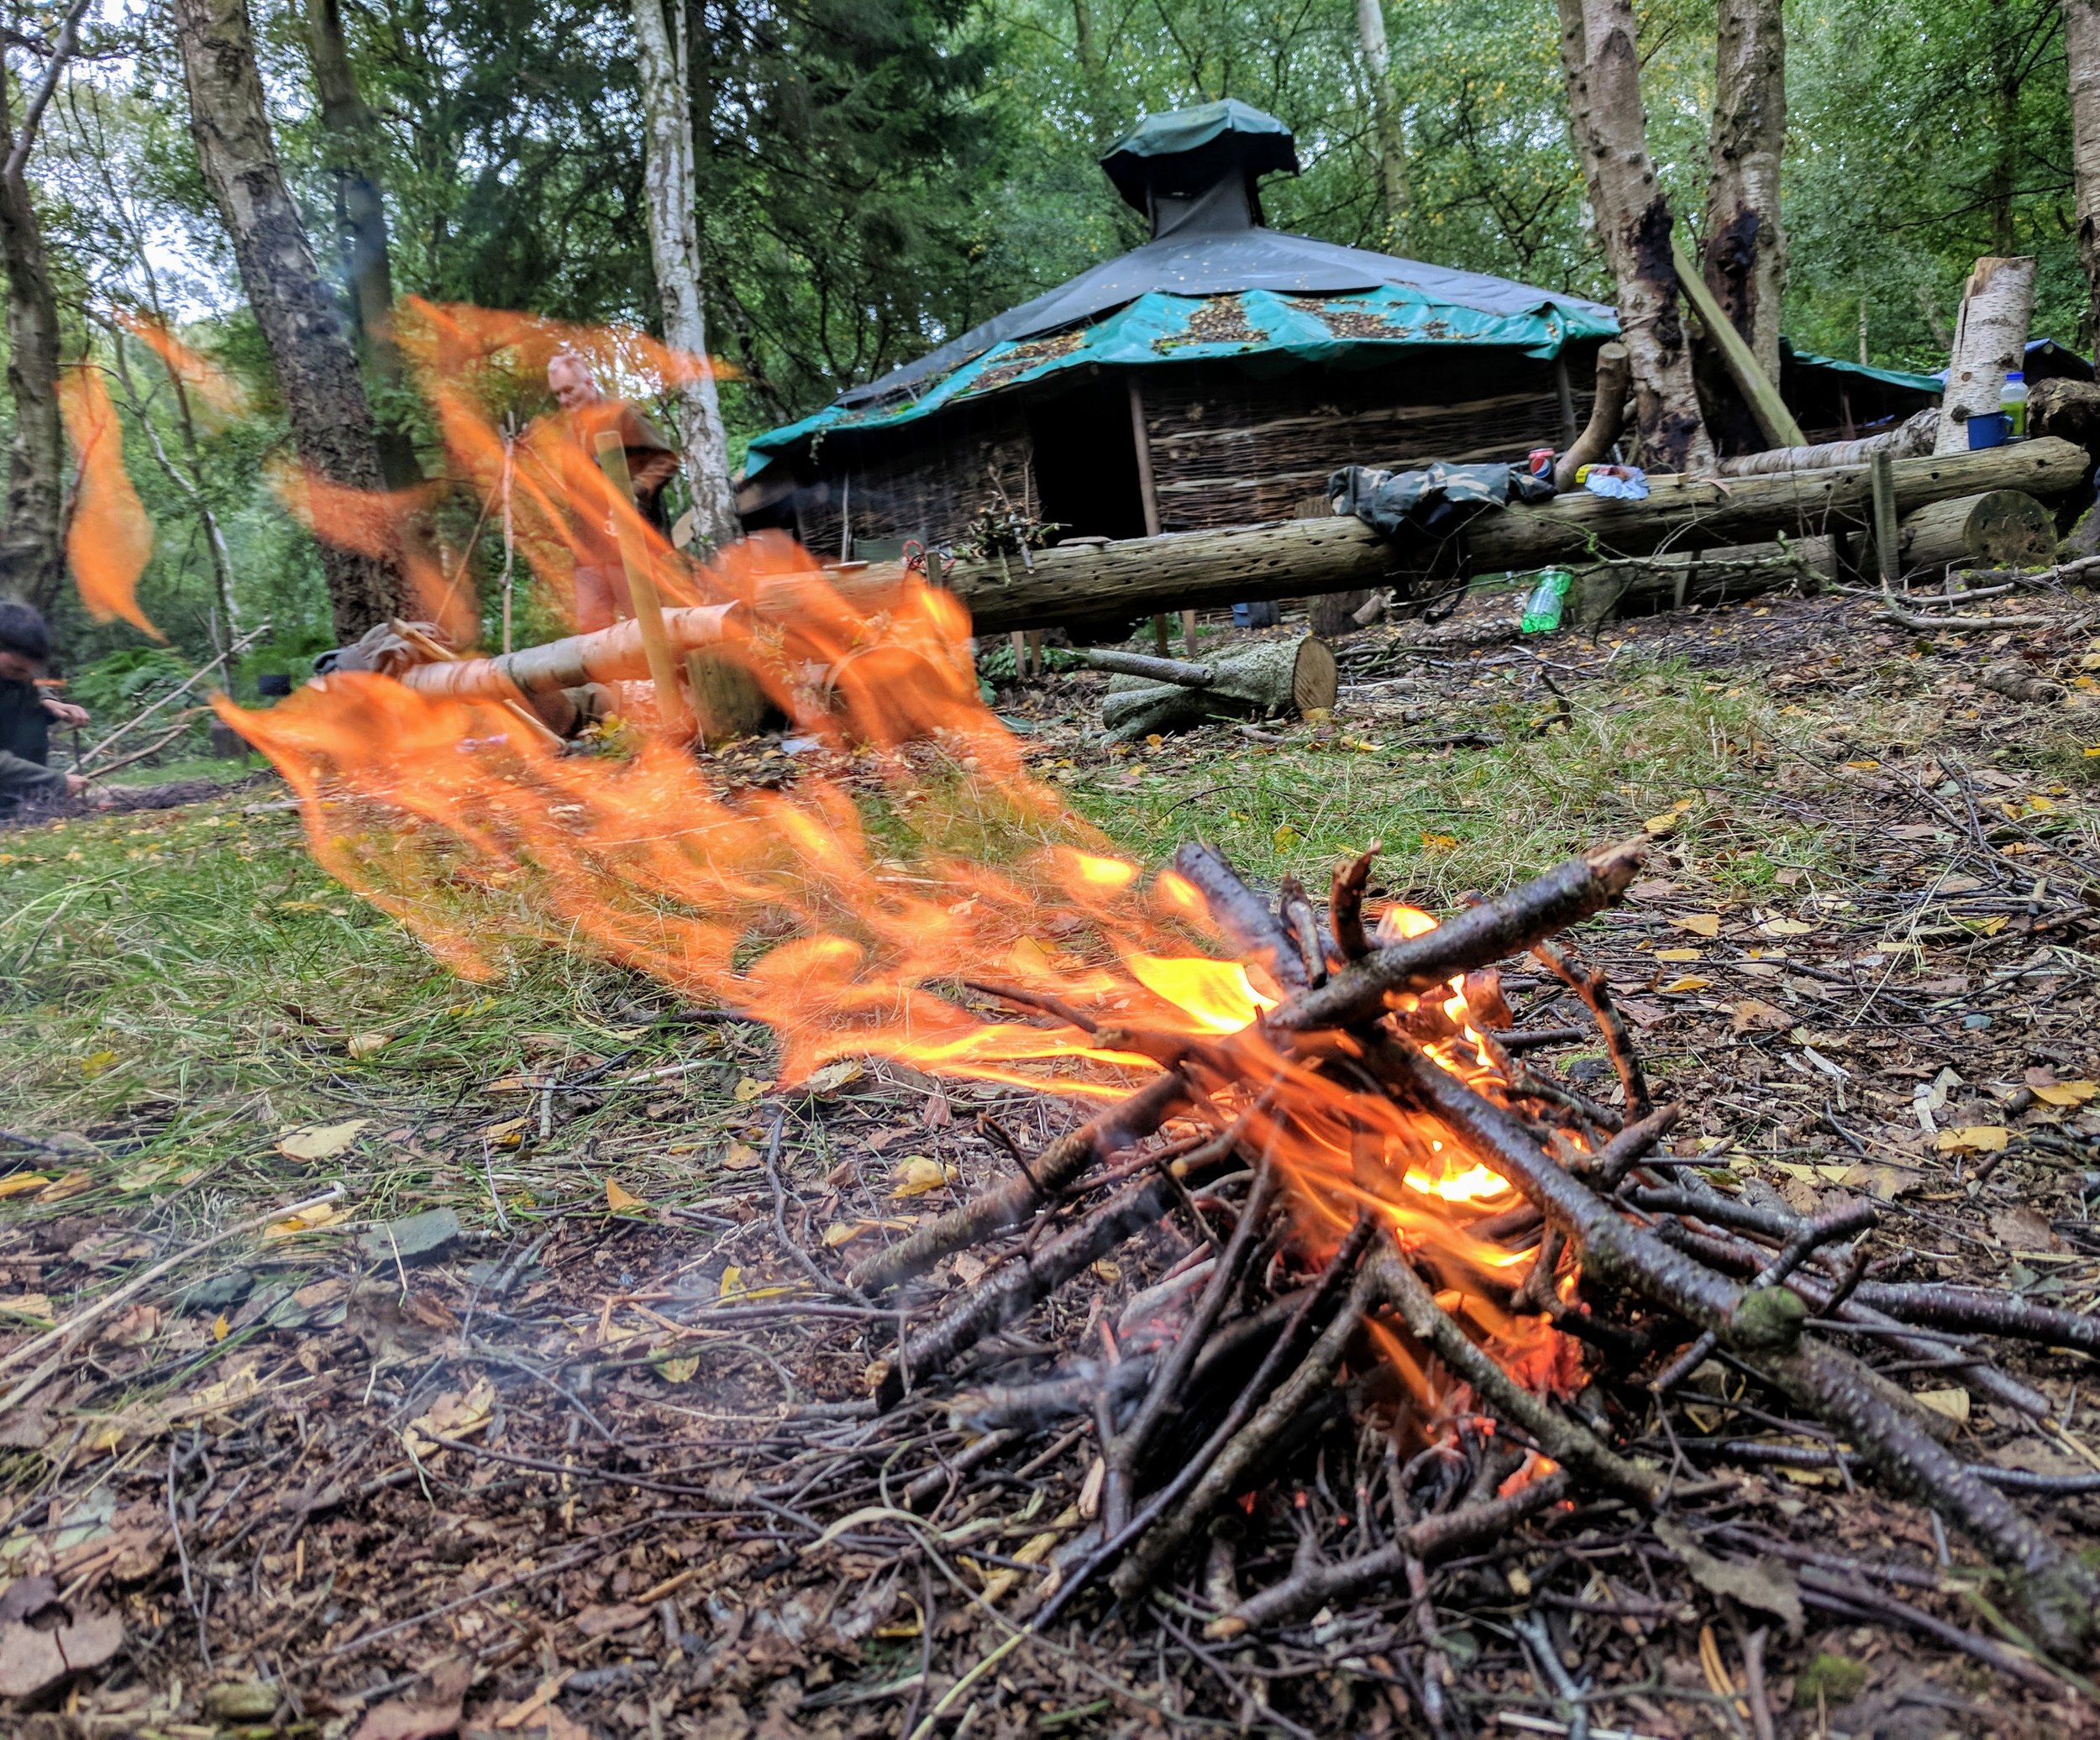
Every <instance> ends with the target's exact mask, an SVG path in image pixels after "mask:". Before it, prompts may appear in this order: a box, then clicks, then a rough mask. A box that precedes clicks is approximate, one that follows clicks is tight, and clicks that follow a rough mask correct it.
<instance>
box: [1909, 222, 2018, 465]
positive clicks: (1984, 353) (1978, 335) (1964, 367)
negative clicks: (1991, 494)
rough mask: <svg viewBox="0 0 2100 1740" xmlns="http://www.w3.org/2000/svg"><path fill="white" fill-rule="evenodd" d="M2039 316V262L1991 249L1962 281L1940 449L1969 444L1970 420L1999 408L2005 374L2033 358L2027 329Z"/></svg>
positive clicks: (1937, 444) (1952, 449) (1942, 409)
mask: <svg viewBox="0 0 2100 1740" xmlns="http://www.w3.org/2000/svg"><path fill="white" fill-rule="evenodd" d="M2033 319H2034V259H2033V257H2032V256H2031V255H2022V256H2016V257H2014V258H2011V259H2005V258H2001V257H1999V256H1998V255H1995V254H1987V255H1985V256H1984V258H1982V259H1979V260H1978V261H1977V263H1976V270H1974V271H1972V272H1971V273H1970V274H1969V281H1968V283H1967V284H1966V285H1965V286H1962V291H1961V317H1960V318H1959V319H1958V320H1956V322H1955V328H1954V351H1953V354H1952V355H1951V357H1950V359H1949V360H1948V364H1947V390H1946V391H1945V393H1944V394H1942V395H1941V396H1940V435H1939V438H1938V440H1937V441H1935V443H1934V444H1933V449H1932V450H1933V451H1934V452H1935V453H1959V452H1961V450H1963V449H1964V448H1966V447H1967V446H1968V444H1969V427H1968V420H1969V418H1971V417H1987V416H1989V415H1990V414H1991V413H1992V412H1993V411H1996V410H1997V409H1998V403H1999V396H2000V394H2001V393H2002V392H2003V390H2004V386H2005V377H2006V376H2007V375H2008V374H2010V373H2011V372H2012V371H2013V369H2018V368H2019V367H2020V366H2021V364H2023V363H2024V362H2025V360H2026V358H2027V328H2028V323H2029V322H2030V321H2032V320H2033Z"/></svg>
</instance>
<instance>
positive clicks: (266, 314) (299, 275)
mask: <svg viewBox="0 0 2100 1740" xmlns="http://www.w3.org/2000/svg"><path fill="white" fill-rule="evenodd" d="M174 11H175V28H176V42H177V45H178V46H179V47H180V49H181V55H182V70H183V74H184V77H185V80H186V83H187V85H188V86H189V96H190V130H191V133H192V135H193V136H194V137H195V139H196V140H197V157H198V160H199V161H200V162H201V164H202V166H203V170H204V178H205V180H206V181H207V183H208V184H209V185H210V186H211V189H212V193H213V198H214V199H215V200H216V201H217V202H218V208H219V212H220V215H221V217H222V218H223V219H224V221H225V224H226V229H227V233H228V235H229V236H230V237H231V238H233V243H234V259H235V260H236V262H237V263H238V264H239V268H240V276H241V285H242V287H243V288H244V290H245V291H247V294H248V301H249V305H250V306H251V307H253V308H254V309H255V320H256V323H257V324H258V325H259V326H260V327H261V328H262V333H263V340H264V343H266V344H267V345H268V346H269V348H270V362H271V364H273V365H274V366H275V368H276V374H277V384H278V388H279V390H280V391H281V393H282V394H283V396H284V402H285V412H286V418H287V420H288V421H289V422H290V423H291V438H292V443H293V445H294V446H295V447H296V448H297V449H298V453H299V458H300V459H301V460H302V461H303V462H304V464H306V465H307V467H308V468H309V469H311V470H312V472H313V473H314V474H316V475H317V476H318V477H319V478H321V479H323V480H325V481H326V482H328V483H331V484H335V485H340V486H341V487H343V488H345V489H350V490H365V491H368V492H377V491H378V490H381V488H382V487H383V485H384V482H385V479H384V475H383V474H382V473H381V469H380V461H379V446H378V441H377V438H376V436H375V432H374V430H373V427H372V411H371V406H370V405H369V404H368V403H367V402H366V401H365V384H364V382H363V381H362V380H360V379H359V377H358V372H357V357H356V355H355V354H354V352H353V351H352V350H351V349H350V346H349V341H348V340H347V339H346V338H344V336H343V330H342V328H341V327H340V326H339V324H338V323H337V321H336V317H335V309H334V307H333V304H332V302H331V301H330V299H329V296H328V288H327V286H325V285H323V283H322V281H321V275H320V272H319V271H318V270H317V269H316V268H315V265H314V263H313V250H312V248H311V247H310V246H309V245H308V244H307V234H306V231H305V229H304V228H302V226H301V224H300V222H299V210H298V207H297V206H296V205H294V204H293V203H292V199H291V192H290V191H289V190H287V189H286V186H285V179H284V173H283V171H282V170H281V169H280V168H279V167H278V164H277V153H276V144H275V143H274V142H273V141H272V139H271V138H270V123H269V119H268V118H267V114H266V113H265V108H264V106H263V89H262V77H261V75H260V73H259V72H258V71H256V67H255V34H254V31H253V29H252V28H251V26H250V25H249V18H248V7H247V3H246V0H174ZM321 567H322V572H323V574H324V575H325V576H326V577H327V580H328V602H329V604H330V605H331V606H332V607H333V612H334V616H335V632H336V634H337V636H338V637H339V639H341V640H343V641H344V642H349V641H354V640H355V639H356V638H357V637H359V636H360V634H362V633H363V632H365V630H366V629H367V628H369V627H370V626H372V625H373V624H374V623H375V622H382V621H386V619H387V618H389V617H391V616H414V615H416V614H417V612H416V609H415V606H414V605H413V602H412V598H411V595H410V591H409V588H408V585H407V581H406V579H404V577H403V575H402V569H401V566H400V563H398V562H396V561H393V560H391V559H388V558H381V557H375V556H369V555H365V554H361V553H359V552H357V551H354V550H349V549H344V548H340V547H339V546H337V545H335V544H332V543H329V542H326V541H323V543H322V545H321Z"/></svg>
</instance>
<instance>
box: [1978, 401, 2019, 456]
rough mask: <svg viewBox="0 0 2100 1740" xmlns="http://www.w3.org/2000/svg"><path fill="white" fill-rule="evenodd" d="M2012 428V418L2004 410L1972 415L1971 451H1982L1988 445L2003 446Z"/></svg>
mask: <svg viewBox="0 0 2100 1740" xmlns="http://www.w3.org/2000/svg"><path fill="white" fill-rule="evenodd" d="M2012 428H2013V420H2012V418H2010V417H2008V416H2006V414H2005V413H2004V412H2003V411H1982V412H1978V413H1976V414H1974V415H1972V416H1971V417H1970V418H1969V451H1970V452H1971V453H1980V452H1982V449H1983V448H1987V447H2003V446H2004V445H2005V438H2006V437H2007V436H2008V435H2009V434H2010V433H2011V432H2012Z"/></svg>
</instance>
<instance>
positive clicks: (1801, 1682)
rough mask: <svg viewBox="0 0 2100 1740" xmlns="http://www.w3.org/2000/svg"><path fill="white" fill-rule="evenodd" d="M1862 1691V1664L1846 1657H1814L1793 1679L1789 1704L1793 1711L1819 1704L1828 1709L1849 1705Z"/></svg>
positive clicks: (1863, 1679) (1826, 1652) (1811, 1708)
mask: <svg viewBox="0 0 2100 1740" xmlns="http://www.w3.org/2000/svg"><path fill="white" fill-rule="evenodd" d="M1864 1690H1866V1664H1865V1663H1864V1662H1856V1661H1854V1660H1853V1659H1852V1658H1851V1656H1849V1655H1833V1654H1830V1652H1829V1651H1828V1650H1825V1651H1824V1653H1823V1654H1819V1655H1818V1656H1817V1657H1816V1659H1814V1661H1812V1662H1810V1663H1809V1665H1808V1666H1807V1667H1805V1668H1803V1669H1802V1670H1801V1671H1800V1672H1799V1673H1798V1674H1795V1675H1794V1676H1793V1702H1794V1707H1795V1708H1796V1709H1797V1710H1813V1709H1814V1708H1815V1707H1816V1706H1817V1704H1818V1703H1819V1702H1820V1703H1821V1704H1822V1705H1823V1706H1824V1707H1825V1708H1828V1707H1830V1706H1833V1705H1837V1704H1849V1703H1851V1701H1852V1700H1853V1699H1855V1698H1856V1697H1857V1696H1858V1695H1860V1694H1861V1692H1862V1691H1864Z"/></svg>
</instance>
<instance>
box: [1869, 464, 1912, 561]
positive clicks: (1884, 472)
mask: <svg viewBox="0 0 2100 1740" xmlns="http://www.w3.org/2000/svg"><path fill="white" fill-rule="evenodd" d="M1866 477H1867V485H1868V488H1869V489H1870V490H1872V494H1873V507H1874V553H1875V554H1876V556H1877V558H1880V564H1881V574H1882V587H1883V589H1884V590H1893V589H1894V587H1895V585H1896V583H1897V582H1898V580H1899V579H1902V578H1903V553H1902V551H1901V550H1900V549H1899V548H1898V542H1897V531H1896V468H1895V464H1894V462H1893V460H1891V459H1890V458H1889V457H1888V450H1887V448H1879V449H1877V451H1875V452H1874V453H1872V454H1871V455H1870V456H1869V457H1868V459H1867V461H1866Z"/></svg>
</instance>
